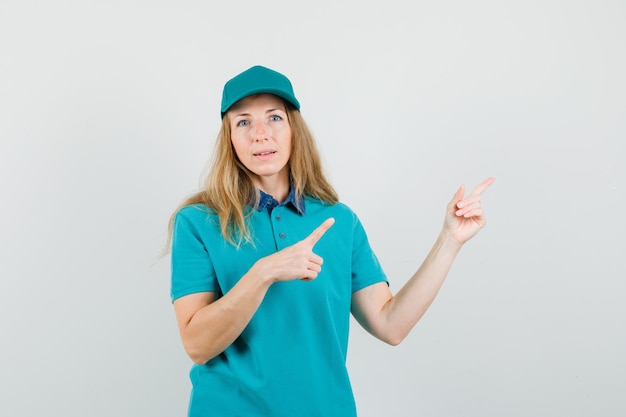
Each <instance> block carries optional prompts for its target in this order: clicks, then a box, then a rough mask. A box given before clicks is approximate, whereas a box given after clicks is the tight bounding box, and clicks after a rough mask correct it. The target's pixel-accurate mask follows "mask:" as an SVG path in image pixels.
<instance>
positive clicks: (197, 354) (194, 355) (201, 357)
mask: <svg viewBox="0 0 626 417" xmlns="http://www.w3.org/2000/svg"><path fill="white" fill-rule="evenodd" d="M185 351H186V352H187V356H189V358H190V359H191V360H192V361H193V363H195V364H196V365H204V364H205V363H207V362H208V361H210V360H211V359H213V356H211V355H209V354H207V352H202V351H199V350H194V349H189V348H187V349H185Z"/></svg>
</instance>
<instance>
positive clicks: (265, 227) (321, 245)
mask: <svg viewBox="0 0 626 417" xmlns="http://www.w3.org/2000/svg"><path fill="white" fill-rule="evenodd" d="M329 217H334V218H335V224H334V225H333V226H332V227H331V228H330V229H329V230H328V231H327V232H326V233H325V235H324V236H323V237H322V238H321V239H320V240H319V241H318V242H317V244H316V245H315V247H314V249H313V251H314V252H315V253H316V254H317V255H319V256H321V257H322V258H323V259H324V264H323V267H322V272H321V273H320V274H319V275H318V277H317V279H315V280H312V281H301V280H295V281H289V282H279V283H275V284H272V286H271V287H270V288H269V290H268V292H267V294H266V296H265V298H264V300H263V302H262V303H261V305H260V307H259V309H258V310H257V312H256V313H255V315H254V316H253V318H252V320H251V321H250V323H249V324H248V326H247V327H246V328H245V329H244V331H243V333H242V334H241V335H240V336H239V337H238V338H237V339H236V340H235V342H234V343H233V344H232V345H230V346H229V347H228V348H227V349H226V350H224V352H223V353H221V354H220V355H218V356H217V357H215V358H213V359H211V360H210V361H209V362H207V363H206V364H204V365H194V366H193V368H192V370H191V373H190V377H191V382H192V385H193V390H192V394H191V400H190V403H189V416H190V417H200V416H202V417H205V416H222V417H226V416H272V417H293V416H298V417H322V416H323V417H332V416H338V417H339V416H341V417H352V416H356V407H355V403H354V397H353V394H352V388H351V386H350V381H349V378H348V373H347V369H346V354H347V345H348V331H349V324H350V304H351V295H352V293H353V292H355V291H358V290H360V289H362V288H364V287H367V286H369V285H372V284H374V283H377V282H387V278H386V276H385V274H384V272H383V270H382V268H381V266H380V264H379V262H378V260H377V258H376V256H375V254H374V253H373V251H372V249H371V247H370V245H369V243H368V240H367V236H366V234H365V231H364V229H363V227H362V225H361V222H360V221H359V219H358V217H357V216H356V215H355V214H354V212H352V210H350V209H349V208H348V207H347V206H346V205H344V204H341V203H338V204H335V205H328V204H326V203H323V202H321V201H319V200H315V199H310V198H306V199H305V213H301V212H299V211H298V210H295V209H294V208H293V207H290V206H278V207H275V208H274V209H273V210H272V212H271V213H269V212H268V211H266V210H263V211H256V210H255V211H254V212H253V213H252V215H251V217H250V226H251V231H252V234H253V236H252V237H253V240H254V244H248V243H246V244H242V245H241V247H239V248H236V247H235V246H233V245H231V244H230V243H228V242H226V241H225V239H224V238H223V237H222V235H221V232H220V228H219V221H218V218H217V216H216V215H215V214H213V213H211V212H210V210H208V209H207V208H206V207H204V206H202V205H193V206H188V207H185V208H183V209H182V210H180V211H179V212H178V214H177V215H176V218H175V222H174V232H173V240H172V282H171V297H172V300H175V299H177V298H179V297H182V296H184V295H188V294H191V293H196V292H203V291H217V292H218V293H219V294H225V293H227V292H228V291H229V290H230V289H231V288H232V287H233V286H234V285H235V284H236V283H237V281H238V280H239V279H240V278H241V277H242V276H243V275H244V274H245V273H246V272H247V271H248V270H249V269H250V268H251V267H252V265H253V264H254V263H255V262H256V261H257V260H258V259H260V258H262V257H264V256H268V255H271V254H272V253H275V252H277V251H280V250H281V249H284V248H286V247H287V246H290V245H292V244H294V243H297V242H298V241H300V240H302V239H304V238H305V237H307V236H308V235H309V234H310V233H311V232H312V231H313V230H314V229H315V228H316V227H318V226H319V225H320V224H321V223H322V222H323V221H324V220H326V219H327V218H329Z"/></svg>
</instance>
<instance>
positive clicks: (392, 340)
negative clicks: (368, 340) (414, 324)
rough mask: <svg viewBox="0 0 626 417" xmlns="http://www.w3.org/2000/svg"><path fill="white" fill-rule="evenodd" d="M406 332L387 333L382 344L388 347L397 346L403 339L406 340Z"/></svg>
mask: <svg viewBox="0 0 626 417" xmlns="http://www.w3.org/2000/svg"><path fill="white" fill-rule="evenodd" d="M407 335H408V332H405V331H401V330H396V331H390V332H388V333H387V334H386V335H385V337H383V338H382V340H383V342H385V343H387V344H388V345H390V346H398V345H399V344H400V343H402V341H403V340H404V339H406V337H407Z"/></svg>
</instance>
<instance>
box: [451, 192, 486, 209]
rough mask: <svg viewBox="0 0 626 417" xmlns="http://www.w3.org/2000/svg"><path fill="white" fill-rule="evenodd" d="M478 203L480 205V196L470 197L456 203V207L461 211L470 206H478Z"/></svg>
mask: <svg viewBox="0 0 626 417" xmlns="http://www.w3.org/2000/svg"><path fill="white" fill-rule="evenodd" d="M476 203H479V204H480V196H479V195H468V196H467V197H465V198H464V199H463V200H461V201H459V202H458V203H456V206H457V207H458V208H460V209H461V208H465V207H469V206H470V205H472V204H476Z"/></svg>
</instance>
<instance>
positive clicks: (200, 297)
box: [174, 219, 334, 364]
mask: <svg viewBox="0 0 626 417" xmlns="http://www.w3.org/2000/svg"><path fill="white" fill-rule="evenodd" d="M333 223H334V219H328V220H326V221H325V222H324V223H322V224H321V225H320V226H319V227H318V228H317V229H315V230H314V231H313V233H311V235H309V236H308V237H307V238H305V239H304V240H302V241H300V242H298V243H296V244H294V245H292V246H289V247H288V248H285V249H283V250H281V251H280V252H277V253H275V254H273V255H270V256H267V257H265V258H261V259H259V260H258V261H257V262H256V263H255V264H254V265H253V266H252V268H250V270H249V271H248V272H247V273H246V274H245V275H244V276H243V277H241V279H240V280H239V282H237V284H236V285H235V286H234V287H233V288H232V289H231V290H230V291H228V292H227V293H226V294H224V296H222V297H220V298H217V293H215V292H200V293H195V294H189V295H186V296H184V297H180V298H178V299H176V300H175V301H174V310H175V312H176V321H177V323H178V329H179V332H180V337H181V339H182V342H183V346H184V348H185V351H186V352H187V354H188V355H189V357H190V358H191V359H192V360H193V361H194V362H195V363H198V364H203V363H206V362H208V361H209V360H211V359H212V358H214V357H215V356H217V355H219V354H220V353H221V352H223V351H224V350H225V349H226V348H227V347H228V346H230V345H231V344H232V343H233V342H234V341H235V339H237V337H239V335H240V334H241V332H243V330H244V329H245V328H246V326H247V325H248V323H249V322H250V320H251V319H252V316H253V315H254V313H255V312H256V311H257V309H258V308H259V306H260V305H261V302H262V301H263V298H264V297H265V294H266V293H267V290H268V289H269V287H270V286H271V285H272V283H274V282H278V281H290V280H294V279H304V280H311V279H315V278H317V275H318V274H319V272H320V271H321V269H322V263H323V260H322V258H321V257H319V256H318V255H316V254H315V253H313V246H314V245H315V243H317V241H318V240H319V239H320V238H321V237H322V236H323V235H324V233H325V232H326V230H328V229H329V228H330V227H331V226H332V225H333Z"/></svg>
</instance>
